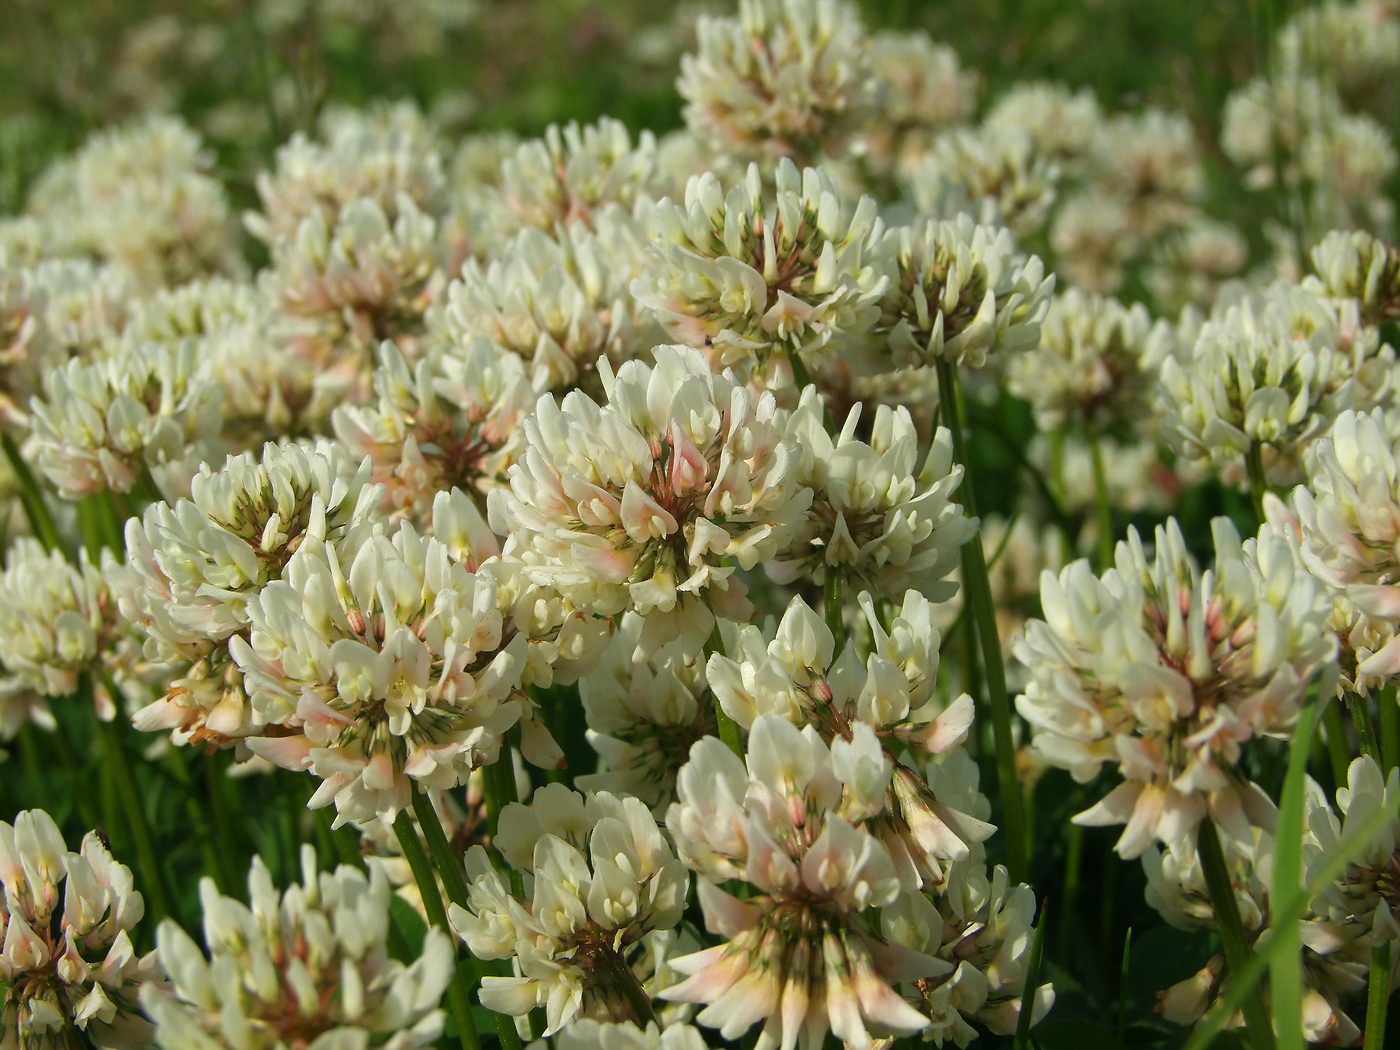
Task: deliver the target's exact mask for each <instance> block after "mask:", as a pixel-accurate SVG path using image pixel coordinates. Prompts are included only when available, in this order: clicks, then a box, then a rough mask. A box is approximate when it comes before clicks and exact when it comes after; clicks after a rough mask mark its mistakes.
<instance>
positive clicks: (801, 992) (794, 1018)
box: [780, 940, 812, 1050]
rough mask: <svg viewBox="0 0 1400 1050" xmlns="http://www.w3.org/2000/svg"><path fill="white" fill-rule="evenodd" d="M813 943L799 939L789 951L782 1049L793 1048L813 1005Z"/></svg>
mask: <svg viewBox="0 0 1400 1050" xmlns="http://www.w3.org/2000/svg"><path fill="white" fill-rule="evenodd" d="M811 955H812V945H811V943H810V942H809V941H805V940H803V941H799V942H797V943H796V944H794V945H793V946H792V947H791V948H790V949H789V951H788V960H787V962H788V965H787V975H786V976H787V980H786V983H785V984H784V986H783V1000H782V1007H781V1014H780V1016H781V1019H782V1032H783V1038H782V1046H781V1048H780V1050H793V1047H795V1046H796V1045H797V1040H798V1037H799V1036H800V1035H801V1034H802V1028H803V1024H804V1022H805V1021H806V1019H807V1011H808V1009H809V1008H810V1006H811V998H812V997H811V983H812V978H811V974H810V973H809V972H808V967H809V966H810V965H811Z"/></svg>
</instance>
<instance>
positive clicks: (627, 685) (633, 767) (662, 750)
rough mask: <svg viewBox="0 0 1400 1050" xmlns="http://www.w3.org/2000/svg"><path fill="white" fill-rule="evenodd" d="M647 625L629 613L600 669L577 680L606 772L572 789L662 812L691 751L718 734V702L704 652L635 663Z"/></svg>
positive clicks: (650, 656) (670, 652)
mask: <svg viewBox="0 0 1400 1050" xmlns="http://www.w3.org/2000/svg"><path fill="white" fill-rule="evenodd" d="M644 622H645V621H643V619H642V618H641V617H640V616H638V615H637V614H636V613H628V614H626V615H625V616H624V617H623V618H622V624H621V626H620V627H619V628H618V630H617V633H616V634H615V635H614V636H613V639H612V642H611V643H610V644H609V646H608V648H607V649H606V650H605V651H604V652H603V655H602V658H601V659H600V660H599V662H598V666H597V667H595V668H594V669H593V670H592V671H590V672H589V673H588V674H586V675H584V676H583V677H582V678H580V679H579V699H580V700H582V701H583V711H584V715H585V717H586V718H587V720H588V742H589V744H590V745H592V747H593V750H594V751H596V752H598V755H599V756H600V757H601V758H602V760H603V763H604V765H605V770H604V771H602V772H598V773H592V774H587V775H584V776H580V777H577V778H576V780H575V783H577V785H578V786H579V787H581V788H585V789H587V790H592V791H615V792H620V793H623V794H627V795H635V796H636V797H638V798H640V799H641V800H642V801H643V802H645V803H647V804H648V805H649V806H651V807H652V809H653V810H654V811H658V812H661V813H664V812H665V809H666V806H668V805H669V804H670V803H671V801H672V800H673V799H674V798H675V787H676V771H677V770H678V769H680V767H681V766H682V765H683V764H684V762H685V756H686V755H688V754H689V753H690V746H691V745H692V744H693V743H695V741H697V740H699V739H700V738H701V737H703V736H707V735H709V736H713V735H714V730H715V716H714V702H713V699H712V697H711V696H710V687H709V684H708V683H707V682H706V681H705V660H704V657H703V653H702V651H701V650H699V649H690V650H687V649H685V648H684V647H683V646H681V645H680V644H679V643H677V642H669V643H667V644H666V645H663V646H661V647H660V648H659V649H656V650H655V651H653V652H648V653H646V654H645V655H644V657H643V658H642V659H641V660H636V659H634V658H633V653H634V652H635V651H636V648H637V642H638V640H639V639H640V637H641V633H642V628H643V624H644Z"/></svg>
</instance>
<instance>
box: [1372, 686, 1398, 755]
mask: <svg viewBox="0 0 1400 1050" xmlns="http://www.w3.org/2000/svg"><path fill="white" fill-rule="evenodd" d="M1376 709H1377V711H1379V713H1380V723H1381V759H1382V761H1383V763H1384V766H1385V771H1386V772H1387V773H1389V772H1390V771H1391V770H1392V769H1394V768H1395V767H1396V766H1400V706H1397V704H1396V700H1395V689H1394V687H1393V686H1388V687H1387V688H1385V689H1382V690H1381V691H1380V692H1379V693H1378V694H1376Z"/></svg>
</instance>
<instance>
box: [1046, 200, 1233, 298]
mask: <svg viewBox="0 0 1400 1050" xmlns="http://www.w3.org/2000/svg"><path fill="white" fill-rule="evenodd" d="M1058 247H1059V246H1058V245H1056V248H1057V250H1058ZM1248 261H1249V242H1248V241H1246V240H1245V237H1244V234H1243V233H1241V232H1240V231H1239V230H1238V229H1237V228H1236V227H1234V226H1231V225H1230V224H1229V223H1224V222H1218V221H1216V220H1215V219H1210V218H1206V217H1205V216H1196V217H1194V218H1192V219H1191V220H1190V221H1188V222H1187V223H1185V224H1184V225H1183V226H1181V227H1179V228H1177V229H1175V230H1173V231H1171V232H1169V233H1167V234H1166V235H1164V237H1163V238H1162V239H1161V240H1160V241H1159V242H1158V243H1157V244H1156V245H1155V246H1154V247H1153V249H1152V251H1151V253H1150V256H1149V263H1148V266H1147V269H1146V270H1145V271H1144V273H1143V281H1144V283H1146V285H1147V287H1148V290H1149V291H1151V292H1152V296H1153V298H1154V299H1155V300H1156V302H1157V305H1158V308H1159V309H1160V310H1161V311H1162V312H1164V313H1177V312H1179V311H1180V310H1182V309H1183V308H1184V307H1186V306H1187V305H1188V304H1190V303H1210V302H1214V301H1215V300H1216V298H1217V297H1218V296H1219V294H1220V291H1221V289H1222V288H1223V287H1224V285H1225V282H1226V281H1228V280H1231V279H1232V278H1235V277H1238V276H1239V275H1240V273H1241V271H1243V270H1244V268H1245V264H1246V263H1247V262H1248Z"/></svg>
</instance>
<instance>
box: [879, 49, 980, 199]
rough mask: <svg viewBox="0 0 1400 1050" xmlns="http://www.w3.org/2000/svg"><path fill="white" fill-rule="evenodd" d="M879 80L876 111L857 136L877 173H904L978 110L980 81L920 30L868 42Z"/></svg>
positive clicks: (954, 53) (954, 56)
mask: <svg viewBox="0 0 1400 1050" xmlns="http://www.w3.org/2000/svg"><path fill="white" fill-rule="evenodd" d="M870 68H871V70H872V71H873V72H874V73H875V75H876V77H877V78H878V80H879V88H880V90H879V94H878V100H877V102H876V105H875V111H874V112H873V113H872V114H871V116H870V119H869V120H868V121H867V122H866V124H865V126H864V127H863V128H861V131H860V146H859V149H860V156H861V157H862V158H863V159H864V160H865V161H867V162H869V163H873V164H874V165H876V166H877V168H878V169H880V170H891V169H893V170H894V171H895V172H896V173H897V174H898V173H902V172H903V171H906V170H907V169H909V168H910V167H912V166H913V165H914V164H916V163H917V162H918V160H919V159H920V158H921V157H922V155H923V153H924V152H925V151H926V150H927V149H928V146H929V143H930V142H931V141H932V138H933V135H934V134H935V133H936V132H938V131H941V130H943V129H944V128H948V127H952V126H954V125H957V124H961V123H963V122H964V121H966V120H967V119H968V118H969V117H970V116H971V115H972V112H973V110H974V109H975V108H976V106H977V88H978V76H977V73H976V72H974V71H973V70H969V69H964V68H963V67H962V65H961V63H960V62H959V61H958V53H957V52H956V51H955V50H954V49H953V48H951V47H949V46H947V45H946V44H938V43H935V42H934V41H933V39H932V38H931V37H930V36H929V35H928V34H927V33H925V32H923V31H922V30H907V29H901V30H894V29H887V30H881V31H879V32H877V33H874V34H872V35H871V38H870Z"/></svg>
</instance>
